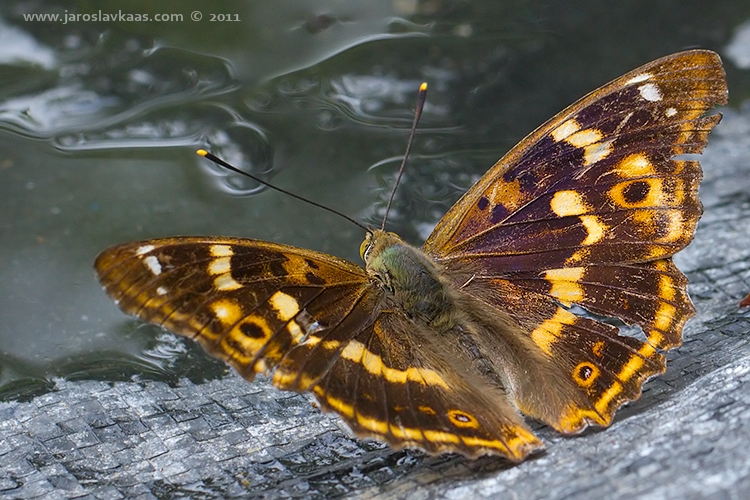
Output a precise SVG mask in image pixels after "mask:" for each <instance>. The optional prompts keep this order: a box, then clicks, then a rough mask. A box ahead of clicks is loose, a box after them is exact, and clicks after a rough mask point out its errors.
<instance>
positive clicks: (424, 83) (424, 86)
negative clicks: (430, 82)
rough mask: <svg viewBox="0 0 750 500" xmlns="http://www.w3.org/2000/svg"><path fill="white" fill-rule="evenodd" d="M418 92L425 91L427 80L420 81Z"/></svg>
mask: <svg viewBox="0 0 750 500" xmlns="http://www.w3.org/2000/svg"><path fill="white" fill-rule="evenodd" d="M419 91H420V92H427V82H422V85H420V86H419Z"/></svg>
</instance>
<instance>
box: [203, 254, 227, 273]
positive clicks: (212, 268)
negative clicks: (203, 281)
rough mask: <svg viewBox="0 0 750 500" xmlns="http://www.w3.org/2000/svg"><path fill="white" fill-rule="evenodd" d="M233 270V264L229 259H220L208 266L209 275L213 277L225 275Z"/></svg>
mask: <svg viewBox="0 0 750 500" xmlns="http://www.w3.org/2000/svg"><path fill="white" fill-rule="evenodd" d="M231 270H232V262H231V261H230V260H229V257H219V258H216V259H214V260H212V261H211V263H210V264H208V273H209V274H212V275H214V276H215V275H217V274H225V273H228V272H230V271H231Z"/></svg>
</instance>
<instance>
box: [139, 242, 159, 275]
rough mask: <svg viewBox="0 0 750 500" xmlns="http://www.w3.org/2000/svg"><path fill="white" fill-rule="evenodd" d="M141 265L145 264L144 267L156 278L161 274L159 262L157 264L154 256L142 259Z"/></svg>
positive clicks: (157, 260)
mask: <svg viewBox="0 0 750 500" xmlns="http://www.w3.org/2000/svg"><path fill="white" fill-rule="evenodd" d="M141 248H143V247H141ZM143 263H144V264H146V267H148V268H149V270H150V271H151V272H152V273H154V274H155V275H156V276H159V275H160V274H161V262H159V259H158V258H157V257H156V255H149V256H148V257H146V258H145V259H143Z"/></svg>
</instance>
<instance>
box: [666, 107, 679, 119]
mask: <svg viewBox="0 0 750 500" xmlns="http://www.w3.org/2000/svg"><path fill="white" fill-rule="evenodd" d="M664 114H666V115H667V116H668V117H669V118H672V117H673V116H674V115H676V114H677V110H676V109H674V108H667V110H666V111H665V112H664Z"/></svg>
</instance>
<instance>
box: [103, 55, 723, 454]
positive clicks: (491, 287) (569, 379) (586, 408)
mask: <svg viewBox="0 0 750 500" xmlns="http://www.w3.org/2000/svg"><path fill="white" fill-rule="evenodd" d="M726 101H727V89H726V83H725V78H724V71H723V69H722V65H721V60H720V59H719V57H718V56H717V55H716V54H715V53H713V52H709V51H703V50H693V51H688V52H682V53H679V54H674V55H671V56H668V57H665V58H662V59H658V60H656V61H654V62H651V63H649V64H646V65H645V66H642V67H640V68H638V69H636V70H634V71H632V72H630V73H628V74H626V75H624V76H622V77H620V78H618V79H616V80H615V81H613V82H611V83H609V84H607V85H605V86H603V87H602V88H600V89H598V90H596V91H594V92H592V93H591V94H589V95H587V96H586V97H584V98H583V99H581V100H580V101H578V102H576V103H575V104H573V105H572V106H570V107H569V108H567V109H565V110H564V111H562V112H561V113H559V114H558V115H557V116H555V117H554V118H552V119H551V120H550V121H548V122H547V123H545V124H544V125H542V126H541V127H539V128H538V129H537V130H536V131H534V132H532V133H531V134H530V135H529V136H528V137H526V138H525V139H524V140H523V141H521V142H520V143H519V144H518V145H517V146H516V147H515V148H513V149H512V150H511V151H510V152H509V153H508V154H507V155H505V156H504V157H503V158H502V159H501V160H500V161H498V162H497V163H496V164H495V165H494V166H493V167H492V168H491V169H490V170H489V172H487V173H486V174H485V175H484V177H482V178H481V179H480V180H479V182H477V183H476V185H474V186H473V187H472V188H471V189H469V191H468V192H467V193H466V194H464V196H463V197H462V198H461V199H460V200H459V201H458V202H457V203H456V204H455V205H454V206H453V208H451V209H450V210H449V211H448V213H447V214H446V215H445V216H444V217H443V218H442V220H440V222H439V223H438V224H437V227H436V228H435V230H434V232H433V233H432V235H431V236H430V237H429V238H428V240H427V242H426V243H425V244H424V245H423V246H422V248H416V247H413V246H411V245H409V244H407V243H405V242H404V241H403V240H401V239H400V238H399V237H398V236H397V235H395V234H393V233H388V232H385V231H382V230H371V231H369V232H368V233H367V234H366V237H365V240H364V242H363V243H362V247H361V256H362V258H363V260H364V262H365V268H364V269H363V268H362V267H360V266H357V265H355V264H353V263H351V262H348V261H345V260H342V259H339V258H336V257H333V256H331V255H326V254H323V253H319V252H314V251H312V250H304V249H301V248H295V247H291V246H286V245H282V244H278V243H269V242H265V241H257V240H249V239H239V238H224V237H178V238H166V239H157V240H149V241H143V242H137V243H128V244H125V245H121V246H116V247H112V248H110V249H108V250H105V251H104V252H102V254H101V255H99V257H98V258H97V260H96V270H97V272H98V274H99V279H100V281H101V282H102V284H103V285H104V287H105V289H106V291H107V293H108V294H109V295H110V296H111V297H112V298H113V299H114V300H115V301H116V302H117V303H118V304H119V306H120V308H121V309H122V310H123V311H125V312H127V313H130V314H133V315H136V316H138V317H139V318H141V319H142V320H144V321H148V322H151V323H155V324H158V325H163V326H164V327H166V328H167V329H169V330H171V331H173V332H175V333H178V334H180V335H185V336H187V337H191V338H195V339H197V340H198V341H199V342H200V343H201V344H202V345H203V347H204V348H205V349H206V350H207V351H208V352H209V353H211V354H213V355H214V356H217V357H219V358H221V359H224V360H225V361H227V362H228V363H230V364H231V365H232V366H234V367H235V368H236V369H237V370H238V371H239V372H240V373H241V374H242V375H243V376H244V377H245V378H247V379H248V380H252V379H253V378H254V376H255V374H256V373H265V374H268V375H269V376H270V377H271V380H272V381H273V384H274V385H275V386H276V387H278V388H280V389H285V390H290V391H297V392H305V391H311V392H312V393H313V394H314V395H315V397H316V398H317V400H318V401H319V402H320V405H321V406H322V407H323V408H324V409H326V410H331V411H335V412H336V413H338V414H339V415H340V416H341V418H343V419H344V421H345V422H346V423H347V424H349V426H350V427H351V428H352V430H353V431H354V432H355V433H356V434H357V435H358V436H371V437H376V438H378V439H381V440H384V441H385V442H387V443H388V444H390V445H391V446H393V447H394V448H402V447H406V446H413V447H417V448H421V449H422V450H425V451H426V452H427V453H430V454H437V453H443V452H458V453H461V454H463V455H465V456H467V457H477V456H480V455H486V454H495V455H502V456H505V457H507V458H509V459H510V460H513V461H520V460H522V459H523V458H524V457H526V456H527V455H528V454H529V453H531V452H532V451H534V450H536V449H539V448H541V447H542V443H541V442H540V441H539V439H538V438H537V437H536V436H535V435H534V434H533V433H532V432H531V430H530V429H529V427H528V425H527V424H526V422H525V421H524V418H523V417H522V416H521V413H523V414H525V415H526V416H528V417H531V418H534V419H537V420H541V421H542V422H544V423H546V424H548V425H550V426H552V427H554V428H555V429H557V430H558V431H559V432H561V433H564V434H574V433H577V432H579V431H581V430H583V429H584V428H585V427H586V426H587V425H591V424H594V425H599V426H608V425H609V424H610V423H611V422H612V417H613V415H614V413H615V411H616V410H617V408H618V407H620V406H621V405H622V404H623V403H626V402H628V401H632V400H634V399H637V398H638V397H639V396H640V392H641V385H642V384H643V382H644V381H645V380H646V379H647V378H649V377H651V376H653V375H656V374H659V373H662V372H664V370H665V359H664V355H663V354H662V352H663V351H664V350H667V349H670V348H673V347H675V346H678V345H680V343H681V332H682V327H683V325H684V324H685V321H686V320H687V319H688V318H689V317H691V316H692V315H693V313H694V308H693V305H692V303H691V302H690V299H689V297H688V295H687V291H686V284H687V280H686V278H685V276H684V275H683V274H682V273H681V272H680V271H679V270H678V269H677V268H676V267H675V265H674V264H673V262H672V258H671V256H672V255H673V254H674V253H675V252H677V251H679V250H680V249H682V248H684V247H685V246H686V245H687V244H688V243H689V242H690V241H691V239H692V238H693V233H694V230H695V226H696V223H697V222H698V219H699V217H700V215H701V211H702V207H701V204H700V201H699V200H698V193H697V189H698V183H699V181H700V179H701V169H700V166H699V164H698V162H697V161H695V160H687V159H674V157H675V156H676V155H681V154H684V153H700V152H701V151H702V150H703V148H704V147H705V145H706V142H707V138H708V134H709V132H710V130H711V129H712V128H713V127H714V126H715V125H716V124H717V123H718V122H719V120H720V118H721V116H720V115H719V114H714V115H710V116H704V113H705V112H706V111H707V110H708V109H710V108H712V107H713V106H715V105H717V104H724V103H726ZM573 305H577V306H581V307H582V308H584V309H585V310H587V311H589V312H590V313H593V314H595V315H599V316H606V317H616V318H620V319H621V320H622V321H624V322H625V323H627V324H635V325H638V326H640V328H641V329H642V330H643V332H644V335H645V341H643V340H639V339H637V338H633V337H631V336H622V335H619V332H618V329H617V328H616V327H614V326H612V325H610V324H607V323H604V322H602V321H599V320H597V319H593V318H592V317H591V316H589V315H579V314H578V312H579V311H580V310H574V309H571V307H572V306H573ZM519 410H520V412H519Z"/></svg>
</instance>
